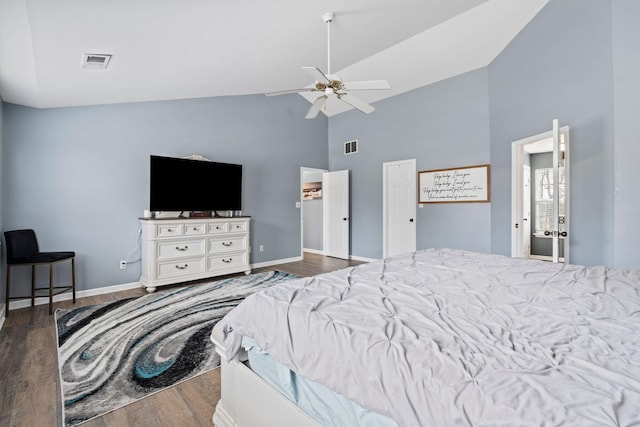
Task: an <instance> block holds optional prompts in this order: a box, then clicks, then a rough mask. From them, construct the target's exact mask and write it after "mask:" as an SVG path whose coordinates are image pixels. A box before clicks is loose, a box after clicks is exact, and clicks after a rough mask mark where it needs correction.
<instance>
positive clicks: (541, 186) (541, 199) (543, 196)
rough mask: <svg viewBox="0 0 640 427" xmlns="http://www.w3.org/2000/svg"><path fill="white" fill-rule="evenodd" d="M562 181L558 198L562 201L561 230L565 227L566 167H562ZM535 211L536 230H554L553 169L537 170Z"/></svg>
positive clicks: (542, 231)
mask: <svg viewBox="0 0 640 427" xmlns="http://www.w3.org/2000/svg"><path fill="white" fill-rule="evenodd" d="M559 177H560V183H559V186H558V187H559V191H560V194H559V195H558V196H559V197H558V199H559V201H560V207H559V211H558V212H559V214H558V215H559V217H560V221H559V224H560V230H558V231H560V232H562V231H565V229H564V215H565V210H564V199H565V194H564V168H560V173H559ZM535 210H536V211H535V213H536V222H535V230H534V232H538V233H544V232H545V231H552V230H553V169H552V168H541V169H536V170H535Z"/></svg>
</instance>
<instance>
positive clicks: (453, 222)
mask: <svg viewBox="0 0 640 427" xmlns="http://www.w3.org/2000/svg"><path fill="white" fill-rule="evenodd" d="M393 83H394V82H391V84H392V85H393ZM488 96H489V94H488V86H487V70H486V69H480V70H476V71H472V72H469V73H466V74H463V75H460V76H457V77H453V78H451V79H448V80H444V81H441V82H438V83H435V84H432V85H429V86H426V87H423V88H420V89H416V90H413V91H411V92H408V93H405V94H402V95H398V96H395V97H392V98H388V99H385V100H383V101H379V102H377V103H376V104H375V107H376V111H375V112H373V113H372V114H371V115H364V114H362V113H360V112H358V111H351V112H347V113H343V114H340V115H338V116H334V117H332V118H331V119H330V120H329V167H330V168H331V170H333V171H335V170H341V169H350V170H351V252H352V254H353V255H357V256H361V257H368V258H382V164H383V163H384V162H391V161H396V160H403V159H414V158H415V159H416V165H417V168H418V170H429V169H443V168H452V167H459V166H470V165H477V164H485V163H489V99H488ZM352 139H357V140H358V153H357V154H352V155H348V156H345V155H343V146H344V142H345V141H349V140H352ZM416 222H417V223H416V230H417V241H416V245H417V247H418V249H420V248H427V247H451V248H458V249H467V250H475V251H480V252H489V251H490V249H491V246H490V232H491V230H490V224H491V220H490V204H489V203H453V204H438V205H434V204H431V205H426V206H424V207H423V208H418V209H417V218H416Z"/></svg>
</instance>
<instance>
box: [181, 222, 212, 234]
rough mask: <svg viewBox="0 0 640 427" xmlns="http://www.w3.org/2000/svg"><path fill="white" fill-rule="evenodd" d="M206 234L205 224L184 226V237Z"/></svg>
mask: <svg viewBox="0 0 640 427" xmlns="http://www.w3.org/2000/svg"><path fill="white" fill-rule="evenodd" d="M206 232H207V224H185V225H184V235H185V236H200V235H203V234H205V233H206Z"/></svg>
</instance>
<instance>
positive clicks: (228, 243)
mask: <svg viewBox="0 0 640 427" xmlns="http://www.w3.org/2000/svg"><path fill="white" fill-rule="evenodd" d="M222 246H226V247H229V246H233V242H222Z"/></svg>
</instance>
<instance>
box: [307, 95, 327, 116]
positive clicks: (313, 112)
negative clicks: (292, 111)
mask: <svg viewBox="0 0 640 427" xmlns="http://www.w3.org/2000/svg"><path fill="white" fill-rule="evenodd" d="M325 99H327V97H326V96H319V97H318V98H317V99H316V100H315V101H313V104H311V108H309V111H308V112H307V115H306V116H304V118H305V119H314V118H315V117H316V116H317V115H318V113H319V112H320V108H322V105H323V104H324V101H325Z"/></svg>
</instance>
